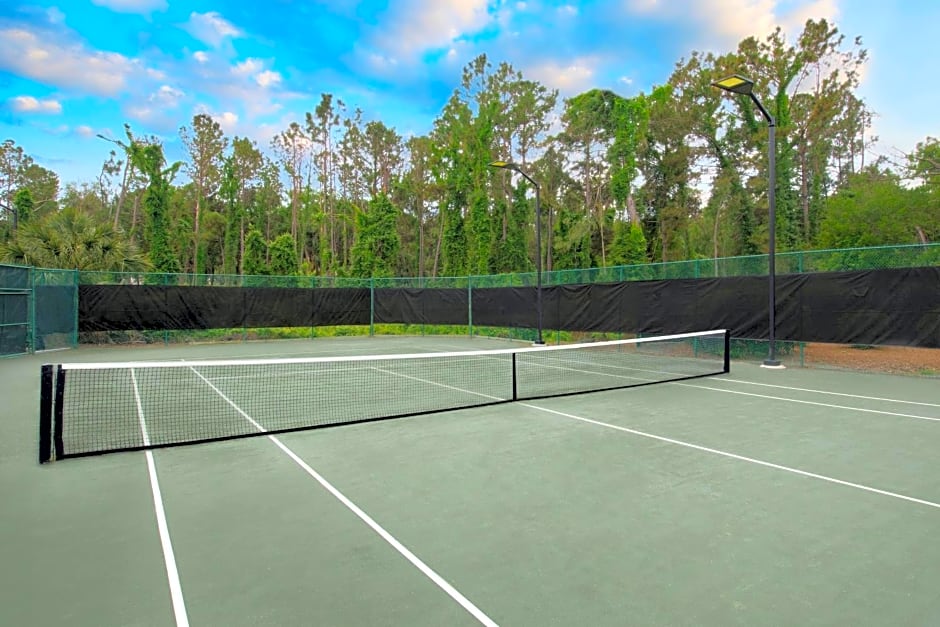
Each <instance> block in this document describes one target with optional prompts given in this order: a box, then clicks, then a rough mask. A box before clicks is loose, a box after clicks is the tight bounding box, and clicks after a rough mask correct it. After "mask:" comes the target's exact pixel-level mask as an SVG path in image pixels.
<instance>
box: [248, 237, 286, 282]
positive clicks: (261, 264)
mask: <svg viewBox="0 0 940 627" xmlns="http://www.w3.org/2000/svg"><path fill="white" fill-rule="evenodd" d="M288 237H290V236H289V235H288ZM267 257H268V244H267V242H265V241H264V235H262V234H261V231H259V230H258V229H251V230H250V231H248V234H247V235H246V236H245V257H244V259H243V263H244V266H245V274H270V268H269V266H268V259H267Z"/></svg>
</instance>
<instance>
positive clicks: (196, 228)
mask: <svg viewBox="0 0 940 627" xmlns="http://www.w3.org/2000/svg"><path fill="white" fill-rule="evenodd" d="M201 196H202V194H198V193H197V195H196V216H195V219H194V221H193V274H199V217H200V216H199V209H200V200H201Z"/></svg>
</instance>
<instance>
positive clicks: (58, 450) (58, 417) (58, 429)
mask: <svg viewBox="0 0 940 627" xmlns="http://www.w3.org/2000/svg"><path fill="white" fill-rule="evenodd" d="M64 406H65V370H63V369H62V368H61V367H60V368H56V373H55V398H54V400H53V414H52V444H53V447H54V448H55V457H56V459H61V458H62V456H63V455H65V445H64V443H63V441H62V413H63V411H62V410H63V408H64Z"/></svg>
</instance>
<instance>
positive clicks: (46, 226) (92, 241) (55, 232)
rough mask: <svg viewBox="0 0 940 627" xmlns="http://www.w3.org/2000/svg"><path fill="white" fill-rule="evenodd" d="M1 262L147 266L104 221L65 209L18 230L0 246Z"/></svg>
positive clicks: (78, 267)
mask: <svg viewBox="0 0 940 627" xmlns="http://www.w3.org/2000/svg"><path fill="white" fill-rule="evenodd" d="M0 261H5V262H7V263H16V264H23V265H28V266H37V267H42V268H67V269H72V270H103V271H113V272H122V271H123V272H133V271H141V270H147V269H149V267H150V262H149V261H148V260H147V258H146V257H145V256H144V255H142V254H141V253H140V251H139V250H138V249H137V246H136V245H135V244H134V242H132V241H130V240H128V239H127V238H126V237H125V236H124V234H123V232H121V231H120V230H117V229H115V228H114V227H113V226H112V225H111V224H110V223H108V222H107V221H99V220H95V219H94V218H93V217H91V216H89V215H87V214H85V213H82V212H81V211H79V210H77V209H75V208H72V207H68V208H66V209H63V210H62V211H58V212H56V213H52V214H49V215H47V216H45V217H43V218H42V219H41V220H36V221H32V222H29V223H26V224H23V225H21V226H20V228H19V230H17V232H16V235H15V236H14V238H13V239H12V240H10V241H9V242H6V243H4V244H0Z"/></svg>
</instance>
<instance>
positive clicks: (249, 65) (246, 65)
mask: <svg viewBox="0 0 940 627" xmlns="http://www.w3.org/2000/svg"><path fill="white" fill-rule="evenodd" d="M262 68H264V63H262V62H261V59H245V60H244V61H242V62H241V63H236V64H235V65H234V66H233V67H232V74H237V75H241V76H251V75H252V74H255V73H256V72H259V71H261V69H262Z"/></svg>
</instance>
